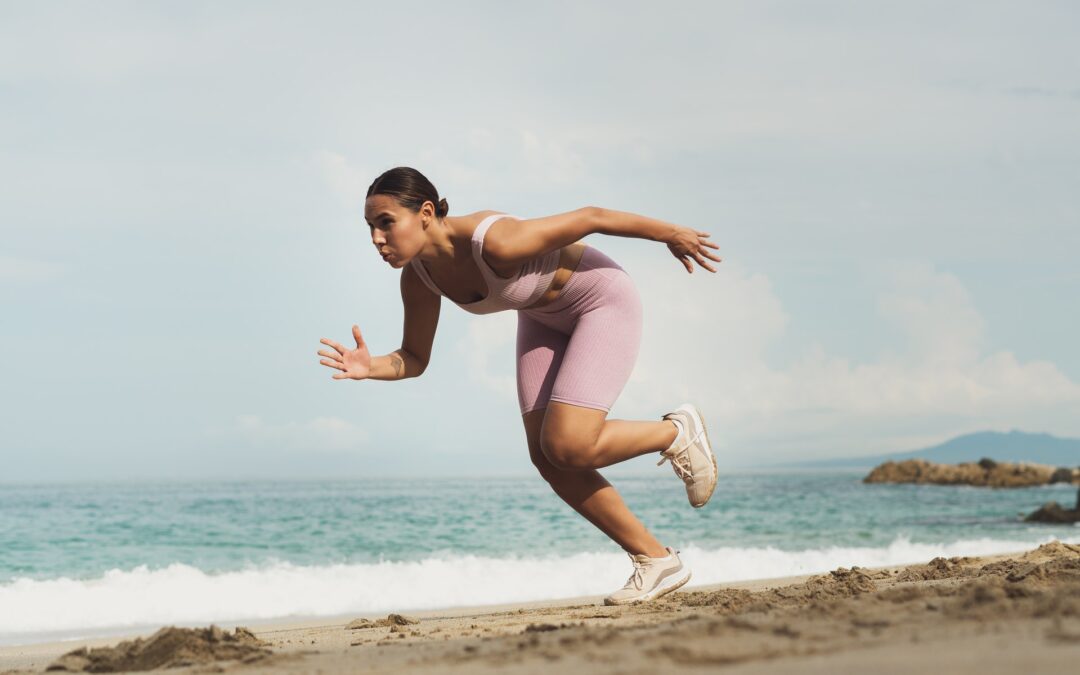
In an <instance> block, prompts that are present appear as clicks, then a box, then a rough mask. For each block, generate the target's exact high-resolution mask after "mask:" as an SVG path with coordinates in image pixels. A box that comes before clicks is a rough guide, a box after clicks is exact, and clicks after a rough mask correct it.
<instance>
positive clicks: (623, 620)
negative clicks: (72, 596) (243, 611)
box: [0, 542, 1080, 673]
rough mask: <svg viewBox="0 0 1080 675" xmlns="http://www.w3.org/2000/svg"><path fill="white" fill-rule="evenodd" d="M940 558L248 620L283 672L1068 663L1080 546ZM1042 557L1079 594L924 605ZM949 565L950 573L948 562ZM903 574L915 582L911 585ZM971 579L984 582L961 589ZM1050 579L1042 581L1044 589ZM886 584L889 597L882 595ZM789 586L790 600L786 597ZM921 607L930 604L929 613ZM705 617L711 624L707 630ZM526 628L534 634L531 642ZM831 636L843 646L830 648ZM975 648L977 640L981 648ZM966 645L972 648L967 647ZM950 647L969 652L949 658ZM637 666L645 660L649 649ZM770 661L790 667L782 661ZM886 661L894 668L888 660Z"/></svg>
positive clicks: (36, 657)
mask: <svg viewBox="0 0 1080 675" xmlns="http://www.w3.org/2000/svg"><path fill="white" fill-rule="evenodd" d="M937 560H938V561H939V562H938V565H937V568H934V569H933V570H931V571H932V572H933V573H932V574H930V575H929V576H931V577H935V578H924V577H927V574H928V573H927V572H925V570H926V569H929V568H930V567H931V566H929V565H928V563H929V561H926V563H924V564H921V565H910V564H909V565H894V566H887V567H874V568H858V571H857V572H854V571H852V570H846V569H845V568H840V569H839V570H838V571H834V572H832V573H831V574H824V575H821V574H818V575H800V576H789V577H780V578H771V579H757V580H751V581H742V582H734V583H727V584H708V585H701V586H694V585H687V586H685V587H683V588H682V589H680V591H678V592H676V593H672V594H670V595H668V596H665V597H664V598H661V599H660V600H658V601H655V602H653V603H648V604H646V605H639V606H630V607H606V606H604V605H603V604H602V602H603V601H602V597H601V596H582V597H573V598H561V599H557V600H545V601H534V602H526V603H510V604H502V605H484V606H475V607H456V608H451V609H442V610H431V611H417V612H408V616H410V617H413V618H415V619H418V620H419V624H417V625H416V626H415V627H412V626H409V627H407V630H403V631H397V632H388V631H387V629H386V628H385V627H382V628H365V629H360V630H346V629H345V626H346V624H347V623H348V622H350V621H352V620H353V619H356V618H361V617H362V616H363V615H357V614H350V615H347V616H333V617H316V618H308V619H291V620H286V621H268V622H259V623H253V622H245V623H244V624H243V625H246V626H247V627H248V628H250V629H251V631H252V632H253V633H254V634H255V635H256V636H257V637H258V638H260V639H262V640H264V641H266V642H268V643H269V644H270V645H271V649H272V650H273V656H270V657H268V658H267V659H265V660H263V661H260V662H258V666H257V669H258V671H259V672H281V673H287V672H304V671H307V672H310V671H313V670H316V669H319V670H322V671H323V672H330V673H333V672H350V671H351V670H353V669H355V668H356V667H357V666H358V664H360V663H363V664H364V669H365V670H370V671H371V672H382V671H384V670H385V671H386V672H390V671H393V670H398V669H399V668H400V667H403V666H405V665H409V666H410V667H414V668H417V669H419V670H421V671H423V672H450V671H458V670H460V671H461V672H465V671H467V670H474V671H475V670H484V669H490V670H491V672H494V671H495V670H499V671H506V670H508V669H509V670H515V671H518V670H519V669H521V670H520V671H521V672H532V670H531V669H532V668H533V667H536V666H539V665H540V664H549V665H550V663H551V662H552V661H555V662H559V661H564V664H563V665H561V666H560V667H565V668H568V669H570V670H573V671H577V670H587V669H594V668H595V667H596V665H597V664H595V663H592V661H593V660H594V657H595V658H599V656H598V655H600V654H608V652H609V651H611V650H613V649H616V651H617V652H618V653H621V654H624V655H625V654H628V653H629V654H633V653H634V652H635V651H637V652H639V653H638V654H637V656H638V657H639V658H638V660H640V659H645V660H647V661H649V662H652V663H653V664H654V665H653V667H656V666H657V665H659V664H667V665H669V666H670V665H677V666H679V667H680V669H689V670H694V669H698V668H703V669H715V668H716V667H717V666H721V665H724V666H731V667H734V666H739V667H740V668H743V667H745V668H747V669H748V670H746V672H755V671H754V668H757V667H761V666H768V667H769V668H779V665H778V664H779V661H777V660H785V659H786V660H793V663H795V664H796V665H798V667H799V668H800V669H803V672H805V669H807V668H810V669H811V670H813V669H814V668H816V666H812V664H811V662H814V663H817V662H820V664H819V665H820V667H821V668H822V669H825V668H837V667H841V666H843V664H844V663H849V662H850V664H855V663H857V662H861V661H859V660H860V659H862V658H864V657H867V654H864V653H862V652H864V651H865V650H866V649H868V648H870V647H872V646H873V647H874V650H875V651H878V650H884V652H889V651H890V650H898V649H899V650H905V654H906V656H905V660H904V661H903V663H904V664H906V665H905V667H906V668H907V669H910V668H912V667H914V662H912V661H911V659H912V658H915V659H916V660H917V659H918V658H923V657H920V656H912V654H911V652H919V653H922V652H926V651H927V650H911V649H910V645H911V643H912V641H920V640H922V641H937V642H939V643H940V644H938V646H937V648H936V651H937V653H938V656H939V657H940V658H941V659H944V660H942V661H935V662H934V663H938V664H941V663H949V664H950V667H953V668H960V669H961V670H963V668H964V667H965V666H964V664H965V663H969V662H970V664H974V663H975V662H978V663H979V664H981V666H980V667H981V668H982V670H983V672H997V671H995V670H994V668H995V667H997V665H1009V664H1011V666H1010V667H1015V666H1016V662H1013V661H1010V660H1009V659H1008V658H1005V657H1003V656H1001V655H1000V654H998V655H997V656H995V658H993V659H990V658H989V656H990V655H992V654H996V651H995V647H994V645H995V644H998V643H1000V642H1001V633H1002V632H1003V631H1007V632H1008V634H1009V635H1010V645H1011V648H1010V654H1013V655H1014V656H1015V655H1022V657H1023V659H1026V660H1024V661H1022V663H1024V664H1027V665H1030V664H1032V663H1036V662H1037V663H1040V664H1044V665H1046V666H1047V667H1050V666H1054V667H1057V666H1056V664H1059V663H1060V664H1065V663H1067V662H1068V660H1075V659H1076V658H1078V657H1080V615H1078V614H1077V612H1080V546H1076V545H1069V544H1060V543H1058V542H1054V543H1051V544H1045V545H1043V546H1040V547H1038V548H1036V549H1032V550H1028V551H1015V552H1013V553H1005V554H996V555H985V556H979V557H954V558H949V559H948V561H947V562H940V561H945V559H937ZM995 564H997V565H998V566H1000V567H1001V569H1002V570H1003V574H1004V575H1002V574H997V572H993V573H990V572H987V573H983V572H978V570H985V569H987V566H990V568H991V569H992V568H994V566H995ZM943 565H944V567H942V566H943ZM1040 565H1041V566H1043V567H1047V566H1048V565H1049V566H1056V567H1054V569H1055V570H1057V569H1058V568H1060V569H1061V570H1063V571H1062V575H1064V576H1061V578H1060V579H1058V578H1057V577H1055V578H1054V579H1050V577H1048V576H1046V575H1047V574H1049V573H1043V577H1045V579H1043V581H1045V582H1046V583H1051V582H1052V584H1064V585H1063V586H1062V588H1061V589H1059V590H1062V592H1061V593H1057V594H1055V595H1054V597H1057V598H1058V600H1060V601H1067V602H1070V603H1073V604H1069V605H1068V606H1067V607H1065V608H1064V609H1062V608H1059V611H1056V612H1055V611H1051V612H1049V613H1046V612H1045V611H1044V612H1043V614H1044V616H1042V617H1039V616H1036V615H1033V614H1031V613H1030V612H1028V613H1024V612H1020V613H1017V612H1010V611H1005V609H1007V608H1005V609H1003V608H1004V607H1005V606H1004V605H1002V607H999V608H998V611H995V612H990V613H989V614H986V615H985V616H983V615H981V614H980V615H979V616H978V617H977V618H978V620H973V619H972V618H971V617H965V616H963V613H962V612H961V614H960V615H956V614H955V612H953V613H952V614H950V612H949V611H944V612H943V611H939V610H940V607H939V609H927V607H928V606H932V605H934V604H935V603H936V604H938V605H941V606H942V607H944V606H945V605H947V604H948V602H949V600H950V598H951V597H952V596H950V595H949V594H948V593H946V594H945V595H940V594H941V593H942V588H945V589H946V590H949V589H951V590H952V591H956V592H958V593H962V592H969V593H970V594H973V595H972V596H971V598H968V599H967V600H965V601H964V602H968V603H969V604H970V602H974V604H973V605H971V606H970V607H968V609H971V608H974V609H979V604H980V603H983V604H986V603H989V604H991V605H992V604H994V603H997V604H1001V603H1002V602H1005V603H1006V604H1007V603H1008V602H1010V601H1011V600H1012V599H1013V598H1012V597H1011V596H1008V595H1007V594H1006V593H1004V592H1000V593H999V592H997V591H996V590H995V589H1000V588H1004V587H1005V586H1008V584H1009V583H1011V582H1009V581H1008V579H1010V578H1012V577H1009V576H1008V575H1009V574H1012V575H1013V576H1014V577H1015V576H1016V574H1017V573H1016V571H1015V570H1016V569H1027V570H1030V569H1037V568H1038V569H1041V568H1040V567H1039V566H1040ZM945 568H948V569H945ZM943 569H944V570H945V571H944V572H941V570H943ZM1047 569H1050V568H1049V567H1047ZM934 570H937V571H934ZM1009 570H1012V572H1009ZM838 572H839V575H838ZM1055 574H1056V572H1055ZM920 575H922V576H920ZM1070 575H1071V576H1070ZM853 579H854V580H855V581H852V580H853ZM899 579H903V580H904V581H903V582H902V583H901V582H900V581H898V580H899ZM1047 580H1049V581H1047ZM1024 581H1025V578H1021V579H1019V582H1020V583H1023V582H1024ZM856 582H857V583H856ZM1031 583H1032V584H1034V583H1036V582H1034V581H1033V582H1031ZM1038 583H1043V582H1042V581H1040V582H1038ZM852 584H854V585H852ZM972 584H974V586H972V589H973V590H971V589H968V590H964V589H965V588H966V587H967V586H969V585H972ZM980 584H981V585H980ZM987 584H989V585H987ZM1003 584H1004V586H1003ZM1052 584H1051V585H1052ZM898 585H899V586H898ZM849 586H850V588H849ZM897 587H903V592H902V593H900V594H899V595H897V596H896V597H888V593H890V592H892V593H894V594H895V593H897V591H895V590H892V589H894V588H897ZM1016 588H1020V586H1016ZM1041 588H1042V587H1041V586H1039V587H1037V588H1036V587H1035V586H1032V589H1035V590H1039V592H1041V590H1040V589H1041ZM808 589H809V590H808ZM957 589H960V590H957ZM1029 590H1030V591H1031V593H1034V592H1035V590H1031V589H1029ZM1051 590H1053V589H1051ZM819 591H820V592H819ZM988 593H989V595H987V594H988ZM883 594H884V596H883V599H878V598H877V597H876V596H877V595H883ZM905 594H906V596H905ZM980 594H981V595H980ZM758 596H761V597H760V598H759V597H758ZM789 596H790V598H791V602H788V601H787V600H785V598H788V597H789ZM907 596H910V597H907ZM984 596H985V597H984ZM1018 597H1019V596H1018ZM1032 597H1034V596H1032ZM755 598H757V600H755ZM905 598H906V599H905ZM972 598H974V600H972ZM979 598H983V599H982V600H980V599H979ZM866 599H874V601H875V602H880V603H885V604H886V605H888V604H890V603H891V604H892V605H895V606H891V607H888V609H889V612H887V613H886V614H885V615H883V616H882V617H879V618H877V619H874V618H869V619H858V620H853V619H850V618H845V617H848V615H850V614H851V613H852V612H855V613H858V612H859V611H870V609H871V605H872V604H873V603H870V602H863V603H862V604H861V606H857V605H859V603H860V601H862V600H866ZM758 600H760V602H761V603H764V604H763V605H762V608H758V610H754V611H751V612H750V613H746V612H743V611H741V610H740V611H732V610H733V607H734V605H738V604H739V603H750V605H748V606H752V605H753V603H754V602H757V601H758ZM969 601H970V602H969ZM732 603H734V605H733V604H732ZM961 605H963V602H962V603H961ZM963 606H966V605H963ZM717 608H719V609H720V611H719V612H717V611H716V610H717ZM743 609H746V608H745V607H743ZM905 612H907V613H908V614H909V615H910V616H911V617H912V621H913V623H911V626H906V627H904V628H901V627H900V625H899V624H900V623H901V622H898V620H897V619H896V616H898V615H901V614H904V613H905ZM920 612H921V613H922V614H923V615H925V616H920ZM1070 612H1071V613H1070ZM807 613H809V614H807ZM871 614H873V612H871ZM976 614H978V613H977V612H976ZM804 615H806V616H804ZM809 615H814V616H813V621H812V622H810V623H807V624H805V626H804V625H803V622H805V621H807V620H808V619H809V618H811V617H810V616H809ZM366 618H370V619H378V618H382V617H378V616H367V617H366ZM853 621H854V623H853ZM859 621H862V622H863V624H865V625H862V624H860V623H859ZM733 622H734V623H733ZM927 622H931V623H935V624H940V625H937V626H936V628H935V627H929V626H928V627H929V628H930V634H920V633H921V632H925V630H924V631H920V630H918V626H919V625H922V624H927ZM219 625H220V626H221V627H222V628H225V629H232V628H233V627H234V625H233V624H228V623H222V624H219ZM811 625H815V626H817V627H818V628H815V629H813V630H818V629H821V630H825V631H826V633H827V635H825V634H823V635H825V637H822V636H821V635H819V636H816V637H815V638H814V639H810V636H809V635H808V631H810V630H811V629H810V628H808V627H809V626H811ZM702 628H704V629H705V633H704V634H699V633H701V629H702ZM155 630H156V629H155ZM898 630H899V633H902V635H900V634H899V633H898ZM665 631H666V632H665ZM912 631H914V632H912ZM153 632H154V630H149V631H145V632H139V633H134V634H133V633H127V634H124V635H113V636H109V637H104V638H95V639H88V640H66V641H63V642H43V643H36V644H30V645H16V646H6V647H0V673H16V672H17V673H28V672H41V671H43V670H44V668H45V667H46V666H47V665H48V664H49V663H51V662H52V661H53V660H55V659H56V658H57V657H59V656H61V655H62V654H64V653H67V652H69V651H71V650H73V649H76V648H77V647H80V646H87V647H91V648H93V647H100V646H109V645H115V644H117V643H118V642H120V641H121V640H126V639H130V638H134V637H147V636H149V635H150V634H152V633H153ZM727 633H731V634H732V635H731V636H729V637H733V636H735V635H736V634H740V638H739V639H740V641H739V642H738V643H737V645H736V644H735V643H732V645H733V646H732V648H735V647H736V646H737V649H736V651H737V652H738V653H739V654H741V655H735V654H732V653H731V651H730V650H725V649H724V648H722V647H723V645H724V643H725V640H724V639H722V638H723V636H724V635H725V634H727ZM742 633H746V635H741V634H742ZM893 633H897V634H895V635H893ZM631 634H633V638H631V637H630V635H631ZM994 635H997V636H998V637H996V638H995V637H994ZM523 636H525V638H526V639H524V640H523ZM665 636H667V637H665ZM680 636H681V637H680ZM1055 636H1056V637H1055ZM718 638H720V639H718ZM822 640H824V642H822ZM830 641H831V642H830ZM654 643H655V644H654ZM758 643H760V644H758ZM826 643H830V644H831V643H835V644H834V645H833V647H831V648H825V647H823V645H824V644H826ZM984 643H985V644H984ZM753 644H757V647H755V648H753V649H750V650H749V652H748V651H747V649H749V647H747V645H753ZM616 645H617V648H616ZM781 647H783V648H781ZM710 649H712V650H713V651H710ZM716 649H719V651H716ZM785 649H786V651H785ZM973 649H974V650H975V651H971V650H973ZM628 650H629V651H628ZM778 650H779V651H778ZM961 651H963V652H964V653H968V654H969V657H963V656H962V654H961ZM714 652H715V653H714ZM954 652H955V653H954ZM950 655H952V656H950ZM610 656H612V655H611V654H608V656H606V657H605V658H608V657H610ZM923 656H925V654H924V655H923ZM953 657H955V659H958V660H956V661H950V660H949V659H950V658H953ZM983 657H986V658H983ZM965 658H967V661H965V660H964V659H965ZM838 659H839V660H838ZM1032 659H1034V660H1032ZM1073 662H1074V663H1075V661H1073ZM635 663H636V661H635ZM875 663H876V662H875ZM926 663H930V662H926ZM530 664H532V665H530ZM590 664H591V665H590ZM995 664H997V665H995ZM640 665H641V666H644V665H645V661H641V664H640ZM878 665H883V664H878ZM218 667H220V668H223V669H224V670H223V671H219V672H231V671H232V670H233V669H237V670H241V669H244V670H249V669H251V668H253V667H255V666H254V665H253V664H241V663H239V662H222V663H220V664H216V665H215V666H214V668H215V669H217V668H218ZM843 667H847V666H843ZM851 667H853V668H854V667H855V666H854V665H851ZM875 667H876V666H875ZM192 668H193V670H192ZM986 668H990V670H986ZM205 669H206V666H202V670H201V671H200V670H199V667H195V666H193V667H189V668H180V669H170V671H169V672H176V673H181V672H197V671H198V672H206V670H205ZM766 669H768V668H766ZM732 672H734V671H732ZM740 672H741V671H740ZM772 672H780V671H779V670H776V669H773V670H772ZM822 672H824V670H823V671H822ZM883 672H892V671H889V670H888V669H886V670H885V671H883ZM896 672H900V671H896ZM1001 672H1004V671H1001Z"/></svg>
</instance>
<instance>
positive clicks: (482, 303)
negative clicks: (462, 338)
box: [409, 213, 559, 314]
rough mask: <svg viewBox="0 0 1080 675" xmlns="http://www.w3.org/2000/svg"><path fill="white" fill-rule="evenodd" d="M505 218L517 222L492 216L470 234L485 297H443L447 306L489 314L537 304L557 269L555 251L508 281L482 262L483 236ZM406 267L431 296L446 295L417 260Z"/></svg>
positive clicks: (506, 215) (503, 214) (557, 252)
mask: <svg viewBox="0 0 1080 675" xmlns="http://www.w3.org/2000/svg"><path fill="white" fill-rule="evenodd" d="M506 217H510V218H517V216H512V215H510V214H509V213H496V214H495V215H492V216H488V217H487V218H484V219H483V220H481V221H480V224H479V225H477V226H476V230H475V231H474V232H473V235H472V253H473V258H475V259H476V266H477V267H479V268H480V274H481V275H483V277H484V282H485V283H487V287H488V294H487V295H486V296H484V298H483V299H481V300H477V301H476V302H466V303H460V302H456V301H454V300H453V299H451V298H449V296H447V298H448V299H450V301H451V302H453V303H454V304H455V305H457V306H458V307H460V308H462V309H464V310H465V311H466V312H471V313H473V314H491V313H492V312H501V311H502V310H505V309H524V308H525V307H528V306H529V305H531V304H533V303H534V302H536V301H537V300H539V299H540V296H541V295H543V294H544V291H546V290H547V289H548V287H549V286H551V282H552V280H553V279H554V278H555V271H556V269H557V268H558V267H559V249H555V250H554V251H550V252H548V253H545V254H544V255H542V256H539V257H536V258H533V259H532V260H530V261H528V262H526V263H525V264H524V265H522V266H521V270H520V271H518V273H517V275H515V276H513V277H510V278H509V279H504V278H502V277H500V276H499V275H497V274H495V270H493V269H491V268H490V267H488V264H487V263H486V262H484V256H483V255H481V254H482V253H483V250H484V235H485V234H487V231H488V228H489V227H491V224H492V223H494V222H495V221H496V220H498V219H499V218H506ZM409 264H410V265H412V267H413V269H414V270H416V273H417V274H418V275H420V279H421V280H422V281H423V282H424V285H426V286H427V287H428V288H430V289H431V290H432V292H434V293H437V294H438V295H443V296H445V295H446V293H443V292H442V291H441V290H439V287H438V286H436V285H435V282H433V281H432V280H431V277H430V276H428V271H427V268H426V267H424V263H423V262H422V261H421V260H420V258H413V259H412V260H411V261H409Z"/></svg>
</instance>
